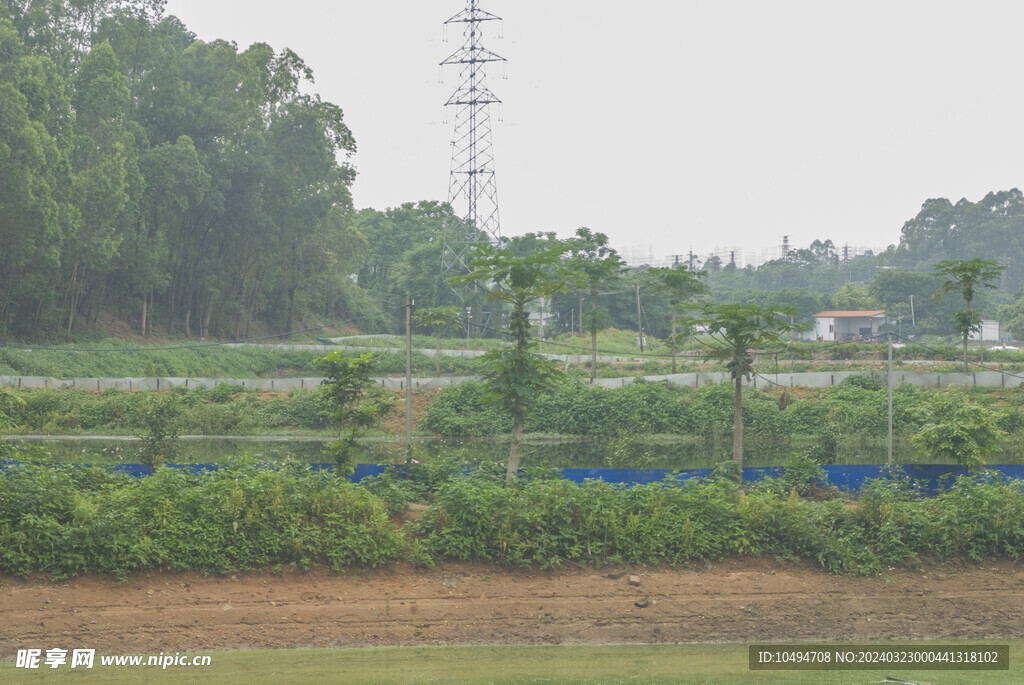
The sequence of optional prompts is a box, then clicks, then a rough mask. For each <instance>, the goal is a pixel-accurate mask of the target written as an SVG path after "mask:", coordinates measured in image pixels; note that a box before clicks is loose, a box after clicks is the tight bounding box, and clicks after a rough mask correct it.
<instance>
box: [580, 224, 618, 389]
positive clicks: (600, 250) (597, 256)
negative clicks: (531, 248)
mask: <svg viewBox="0 0 1024 685" xmlns="http://www.w3.org/2000/svg"><path fill="white" fill-rule="evenodd" d="M567 242H568V246H569V255H570V257H569V263H570V264H571V265H572V268H573V269H574V270H575V271H577V272H579V274H580V275H581V277H582V278H581V280H582V285H583V287H585V288H586V289H587V291H588V292H589V293H590V313H589V316H588V318H587V320H586V326H587V329H588V330H589V331H590V382H591V383H593V382H594V378H596V376H597V331H598V328H599V327H600V324H601V320H602V318H603V317H602V316H601V313H600V312H599V311H598V308H597V294H598V291H599V290H600V289H601V287H603V286H608V285H611V284H612V283H614V282H615V281H616V280H617V279H618V278H619V276H620V275H621V274H622V271H623V270H624V269H625V267H626V263H625V262H624V261H623V260H622V258H621V257H619V254H618V253H617V252H616V251H615V250H614V249H612V248H610V247H608V236H606V235H605V234H604V233H592V232H591V231H590V229H589V228H578V229H576V235H575V236H574V237H572V238H570V239H569V240H568V241H567Z"/></svg>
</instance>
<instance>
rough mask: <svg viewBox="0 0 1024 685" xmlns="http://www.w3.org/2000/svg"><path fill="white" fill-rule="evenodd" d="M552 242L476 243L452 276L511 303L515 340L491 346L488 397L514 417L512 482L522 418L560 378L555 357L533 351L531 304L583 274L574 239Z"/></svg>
mask: <svg viewBox="0 0 1024 685" xmlns="http://www.w3.org/2000/svg"><path fill="white" fill-rule="evenodd" d="M551 242H552V244H551V246H550V247H546V248H545V249H543V250H540V251H538V252H534V253H533V254H529V255H527V256H524V257H517V256H516V255H515V253H513V252H512V251H511V250H509V249H507V248H500V247H495V246H493V245H487V244H483V245H476V246H474V247H473V248H472V249H471V251H470V253H469V259H468V262H467V266H468V267H469V269H470V272H469V273H468V274H465V275H462V276H456V277H454V278H451V279H449V280H450V282H452V283H453V284H463V283H476V284H479V285H480V286H481V287H485V288H487V292H486V294H485V295H484V297H486V298H488V299H491V300H497V301H499V302H503V303H505V304H507V305H508V306H510V307H511V312H510V314H509V333H510V334H511V337H512V340H513V345H512V346H511V347H502V348H498V349H495V350H491V351H489V352H488V353H487V354H485V355H484V357H483V362H484V365H485V368H486V369H487V370H486V372H485V373H484V379H485V381H486V383H487V388H488V390H487V393H486V394H485V399H486V400H489V401H492V402H494V403H495V404H496V405H497V406H498V407H499V408H500V409H501V410H503V411H507V412H508V413H509V414H511V417H512V444H511V446H510V447H509V453H508V469H507V471H506V474H505V480H506V481H507V482H511V481H512V480H513V479H515V477H516V475H517V473H518V471H519V443H520V441H521V439H522V435H523V419H524V418H525V416H526V411H527V409H528V407H529V404H530V403H531V402H532V401H533V399H534V398H536V397H537V395H538V394H539V393H540V392H542V391H544V390H546V389H548V388H550V387H551V386H552V385H554V383H555V382H556V381H557V380H558V379H559V378H561V376H562V371H561V370H559V368H558V366H557V364H555V362H553V361H550V360H548V359H546V358H545V357H544V356H543V355H541V354H538V353H537V352H535V351H534V348H535V347H536V343H535V342H534V341H533V340H532V339H531V338H530V313H529V306H530V305H531V304H532V303H534V302H537V301H538V300H542V299H544V298H548V297H550V296H551V295H553V294H554V293H556V292H565V291H567V290H569V288H570V286H571V285H573V284H575V283H578V282H579V280H580V275H579V273H578V272H576V271H575V270H573V269H572V268H571V267H570V266H569V265H568V264H567V263H566V262H565V260H564V259H563V257H564V255H565V253H566V251H567V250H568V249H569V247H570V246H569V245H567V244H566V243H563V242H561V241H558V240H552V241H551Z"/></svg>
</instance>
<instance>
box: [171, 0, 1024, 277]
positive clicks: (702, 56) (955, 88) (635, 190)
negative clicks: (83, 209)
mask: <svg viewBox="0 0 1024 685" xmlns="http://www.w3.org/2000/svg"><path fill="white" fill-rule="evenodd" d="M481 5H482V7H483V8H484V9H486V10H488V11H490V12H493V13H494V14H497V15H499V16H501V17H503V19H504V22H503V27H502V28H501V32H502V33H503V38H498V35H497V34H498V31H496V30H495V28H496V27H494V26H492V25H487V26H486V28H487V29H489V30H488V31H486V32H485V36H486V38H485V42H484V45H485V46H486V47H487V48H489V49H490V50H493V51H494V52H496V53H498V54H500V55H502V56H504V57H506V58H507V59H508V64H507V68H506V69H502V67H501V65H497V66H494V67H492V68H491V69H490V70H489V71H488V84H489V85H490V87H491V89H492V91H494V93H495V94H496V95H497V96H498V97H499V98H501V99H502V100H503V102H504V104H503V105H502V106H501V116H502V119H503V121H501V122H500V123H499V122H495V125H494V133H493V138H494V146H495V155H496V161H495V168H496V174H497V183H498V196H499V206H500V212H501V223H502V232H503V233H504V234H506V235H517V234H521V233H526V232H530V231H541V230H542V231H556V232H557V233H558V234H559V235H561V236H563V237H564V236H566V235H569V234H571V233H572V232H573V231H574V230H575V229H576V228H577V227H579V226H588V227H589V228H591V229H592V230H594V231H602V232H604V233H606V234H608V236H609V237H610V238H611V241H612V244H613V245H614V246H615V247H617V248H618V249H619V250H620V252H623V253H624V254H628V253H629V252H630V251H631V249H632V248H633V247H634V246H644V247H645V249H646V246H648V245H649V246H651V250H652V252H653V254H654V255H655V256H656V257H660V256H663V255H668V254H674V253H685V252H687V251H688V250H689V249H690V248H691V247H692V249H693V250H694V252H696V253H697V254H699V255H701V256H706V255H707V254H708V253H709V252H710V251H711V250H713V249H715V248H729V247H732V246H738V247H739V248H740V249H741V251H743V252H758V251H760V249H761V248H767V247H773V246H777V245H779V244H780V243H781V241H782V236H783V235H788V236H789V237H790V244H791V245H793V246H796V247H804V246H806V245H807V244H809V243H810V242H811V241H812V240H814V239H816V238H818V239H825V238H830V239H832V240H833V241H834V242H835V243H836V244H837V245H842V244H844V243H848V244H850V245H851V246H868V247H875V248H879V247H885V246H886V245H889V244H891V243H896V242H898V240H899V232H900V227H901V226H902V225H903V222H904V221H906V220H907V219H910V218H911V217H913V216H914V215H915V214H916V213H917V211H918V210H919V209H920V207H921V204H922V203H923V202H924V201H925V200H926V199H928V198H933V197H947V198H949V199H951V200H952V201H954V202H955V201H956V200H958V199H960V198H962V197H966V198H967V199H968V200H971V201H977V200H979V199H981V198H982V197H983V196H984V195H985V194H986V193H987V192H988V191H991V190H1006V189H1009V188H1012V187H1018V186H1020V185H1021V184H1022V179H1024V136H1022V135H1021V126H1022V123H1024V88H1022V87H1021V85H1022V84H1021V64H1022V63H1024V60H1022V58H1024V44H1022V42H1021V39H1020V36H1021V35H1022V29H1024V24H1022V22H1024V3H1021V2H1019V1H1017V2H1014V1H1009V0H1007V1H999V2H996V1H990V2H985V1H975V2H971V3H968V2H963V1H957V2H951V1H948V0H928V1H918V0H914V1H907V0H904V1H896V2H894V1H892V0H887V1H884V2H881V1H875V0H861V1H860V2H856V3H853V2H832V1H828V0H799V1H797V0H789V1H785V0H772V1H770V2H765V1H764V0H757V1H753V0H737V1H732V2H730V1H728V0H715V1H708V2H694V1H689V0H676V1H667V0H666V1H662V2H649V3H644V4H642V5H639V6H637V5H630V4H628V3H611V2H594V1H593V0H590V1H589V2H585V1H584V0H483V1H482V3H481ZM464 6H465V2H460V0H392V1H391V2H381V1H380V0H290V1H289V2H280V1H279V0H278V1H275V2H269V1H267V0H249V1H247V2H239V1H237V0H169V1H168V3H167V13H168V14H173V15H176V16H178V17H179V18H180V19H181V20H182V21H183V22H184V23H185V24H186V25H187V26H188V28H189V29H191V30H192V31H193V32H195V33H196V34H197V36H198V37H199V38H200V39H202V40H213V39H215V38H223V39H227V40H232V41H235V42H236V43H238V45H239V47H240V48H244V47H246V46H248V45H249V44H251V43H253V42H265V43H268V44H269V45H271V46H272V47H274V48H275V49H277V50H280V49H281V48H284V47H289V48H291V49H293V50H294V51H295V52H297V53H298V54H299V55H300V56H301V57H302V58H303V59H304V60H305V61H306V63H307V64H308V65H309V66H310V67H311V68H312V69H313V71H314V75H315V77H316V84H315V86H314V89H315V90H316V91H317V92H319V93H320V94H321V96H322V97H323V98H324V99H325V100H329V101H331V102H334V103H335V104H337V105H339V106H340V107H341V108H342V109H343V110H344V112H345V117H346V121H347V123H348V125H349V127H350V128H351V129H352V131H353V133H354V135H355V138H356V141H357V145H358V152H357V154H355V155H354V156H353V157H352V159H351V162H352V163H353V164H354V166H355V167H356V168H357V170H358V173H359V176H358V179H357V181H356V183H355V186H354V188H353V194H354V199H355V204H356V206H357V207H359V208H362V207H375V208H378V209H384V208H386V207H389V206H394V205H398V204H401V203H402V202H409V201H417V200H430V199H436V200H445V199H447V197H446V195H447V189H448V174H449V167H450V154H451V153H450V145H449V143H450V140H451V135H452V132H451V127H450V126H447V125H444V124H443V123H442V122H443V119H444V112H443V110H444V108H443V106H442V105H443V103H444V101H445V100H446V99H447V98H448V96H449V94H450V93H451V91H452V90H454V88H455V86H456V83H457V78H456V74H455V73H454V72H452V73H447V74H446V75H445V82H444V84H439V83H438V82H437V81H438V72H439V68H438V63H439V62H441V61H442V60H443V59H444V58H445V57H447V56H448V55H449V54H451V53H452V52H453V51H454V50H455V49H456V48H457V47H458V44H459V43H458V38H459V37H458V36H457V35H455V34H454V32H451V33H450V35H449V42H448V43H444V42H442V36H443V33H442V23H443V22H444V20H445V19H447V18H449V17H450V16H452V15H453V14H455V13H456V12H458V11H459V10H460V9H462V8H463V7H464ZM505 72H507V75H508V78H507V80H504V79H503V78H502V77H503V75H504V73H505ZM492 116H494V117H497V112H492ZM457 209H459V208H457Z"/></svg>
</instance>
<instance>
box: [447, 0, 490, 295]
mask: <svg viewBox="0 0 1024 685" xmlns="http://www.w3.org/2000/svg"><path fill="white" fill-rule="evenodd" d="M489 21H498V22H500V21H501V17H498V16H495V15H493V14H491V13H490V12H486V11H484V10H482V9H480V3H479V2H478V0H467V4H466V9H464V10H462V11H461V12H459V13H458V14H456V15H455V16H454V17H452V18H451V19H449V20H448V21H446V22H444V24H445V28H446V29H447V27H448V26H449V25H452V26H456V27H457V26H461V27H462V46H461V47H460V48H459V49H458V50H456V51H455V52H453V53H452V54H451V55H450V56H449V57H448V58H447V59H446V60H444V61H443V62H441V67H446V66H458V68H459V86H458V88H457V89H456V90H455V92H454V93H452V96H451V97H449V98H448V102H446V103H445V107H450V108H452V110H453V111H454V113H455V126H454V135H453V136H452V141H451V145H452V166H451V177H450V179H449V184H448V203H449V204H450V205H451V207H452V211H453V212H454V214H455V216H456V217H458V219H459V220H457V221H451V222H448V223H447V224H446V225H445V228H444V251H443V253H442V256H441V272H442V276H444V277H445V278H447V277H449V276H457V275H459V274H463V273H467V272H468V268H467V267H466V255H467V253H468V252H469V248H470V247H471V246H472V245H473V244H474V243H479V242H481V241H491V242H494V241H496V240H498V239H499V238H500V237H501V224H500V222H499V220H498V187H497V185H496V184H495V180H494V148H493V146H492V143H491V115H490V106H491V105H492V104H500V103H501V100H499V99H498V98H497V97H496V96H495V95H494V93H492V92H491V91H490V89H489V88H488V87H487V85H486V84H485V82H484V81H485V78H486V74H485V70H484V68H485V66H486V64H487V63H488V62H504V61H505V58H504V57H501V56H500V55H497V54H495V53H493V52H491V51H490V50H488V49H486V48H485V47H483V45H481V42H482V40H483V30H482V27H483V24H484V23H485V22H489ZM455 292H456V295H457V296H458V298H459V299H460V300H463V301H464V300H466V299H467V296H468V293H467V292H466V291H465V290H464V289H458V288H456V289H455Z"/></svg>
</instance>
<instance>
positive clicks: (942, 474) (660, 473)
mask: <svg viewBox="0 0 1024 685" xmlns="http://www.w3.org/2000/svg"><path fill="white" fill-rule="evenodd" d="M14 463H17V462H0V465H2V464H14ZM83 466H88V465H87V464H83ZM97 466H101V465H99V464H98V465H97ZM223 466H225V464H168V467H169V468H172V469H183V470H186V471H189V472H192V473H198V472H200V471H215V470H217V469H219V468H222V467H223ZM310 467H311V468H312V469H313V470H314V471H327V472H330V471H333V470H334V464H310ZM110 468H112V469H113V470H114V471H120V472H122V473H128V474H130V475H132V476H136V477H138V476H146V475H149V474H151V473H152V472H153V467H151V466H147V465H145V464H116V465H113V466H111V467H110ZM823 468H824V469H825V473H826V475H827V477H828V482H829V483H830V484H832V485H835V486H837V487H839V488H840V489H842V490H860V488H861V486H862V485H863V484H864V481H866V480H868V479H870V478H880V477H884V476H885V475H886V473H887V467H886V466H884V465H880V464H866V465H854V466H825V467H823ZM902 468H903V470H904V472H905V473H906V474H907V475H908V476H909V477H910V478H911V479H913V480H915V481H919V483H920V485H921V487H922V490H923V491H924V492H927V493H935V492H937V491H938V490H940V489H941V488H942V487H943V486H944V484H945V483H948V482H950V481H951V480H952V479H953V478H955V477H956V476H964V475H967V471H966V469H964V468H963V467H961V466H952V465H949V464H917V465H909V466H903V467H902ZM988 468H989V470H990V471H994V472H996V473H998V474H1000V475H1001V476H1002V477H1003V478H1013V479H1018V480H1024V464H996V465H993V466H989V467H988ZM388 469H393V470H395V471H396V472H398V473H399V474H401V473H402V472H403V471H404V467H403V466H401V465H396V464H359V465H358V466H356V468H355V472H354V473H353V474H352V476H351V479H352V482H354V483H358V482H359V481H361V480H362V479H364V478H367V477H369V476H377V475H380V474H382V473H384V472H385V471H386V470H388ZM783 471H785V469H784V468H783V467H780V466H771V467H762V468H747V469H743V479H744V480H745V481H748V482H753V481H758V480H761V479H762V478H765V477H768V476H778V475H781V474H782V472H783ZM672 473H673V472H672V471H669V470H667V469H562V475H563V476H564V477H565V478H566V479H568V480H571V481H573V482H575V483H582V482H583V481H584V480H587V479H594V480H603V481H605V482H608V483H624V484H630V485H634V484H643V483H657V482H659V481H662V480H664V479H665V478H666V477H667V476H669V475H670V474H672ZM676 473H677V475H676V478H678V479H679V480H680V481H684V480H688V479H690V478H699V477H702V476H708V475H710V474H711V469H688V470H683V471H678V472H676Z"/></svg>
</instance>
